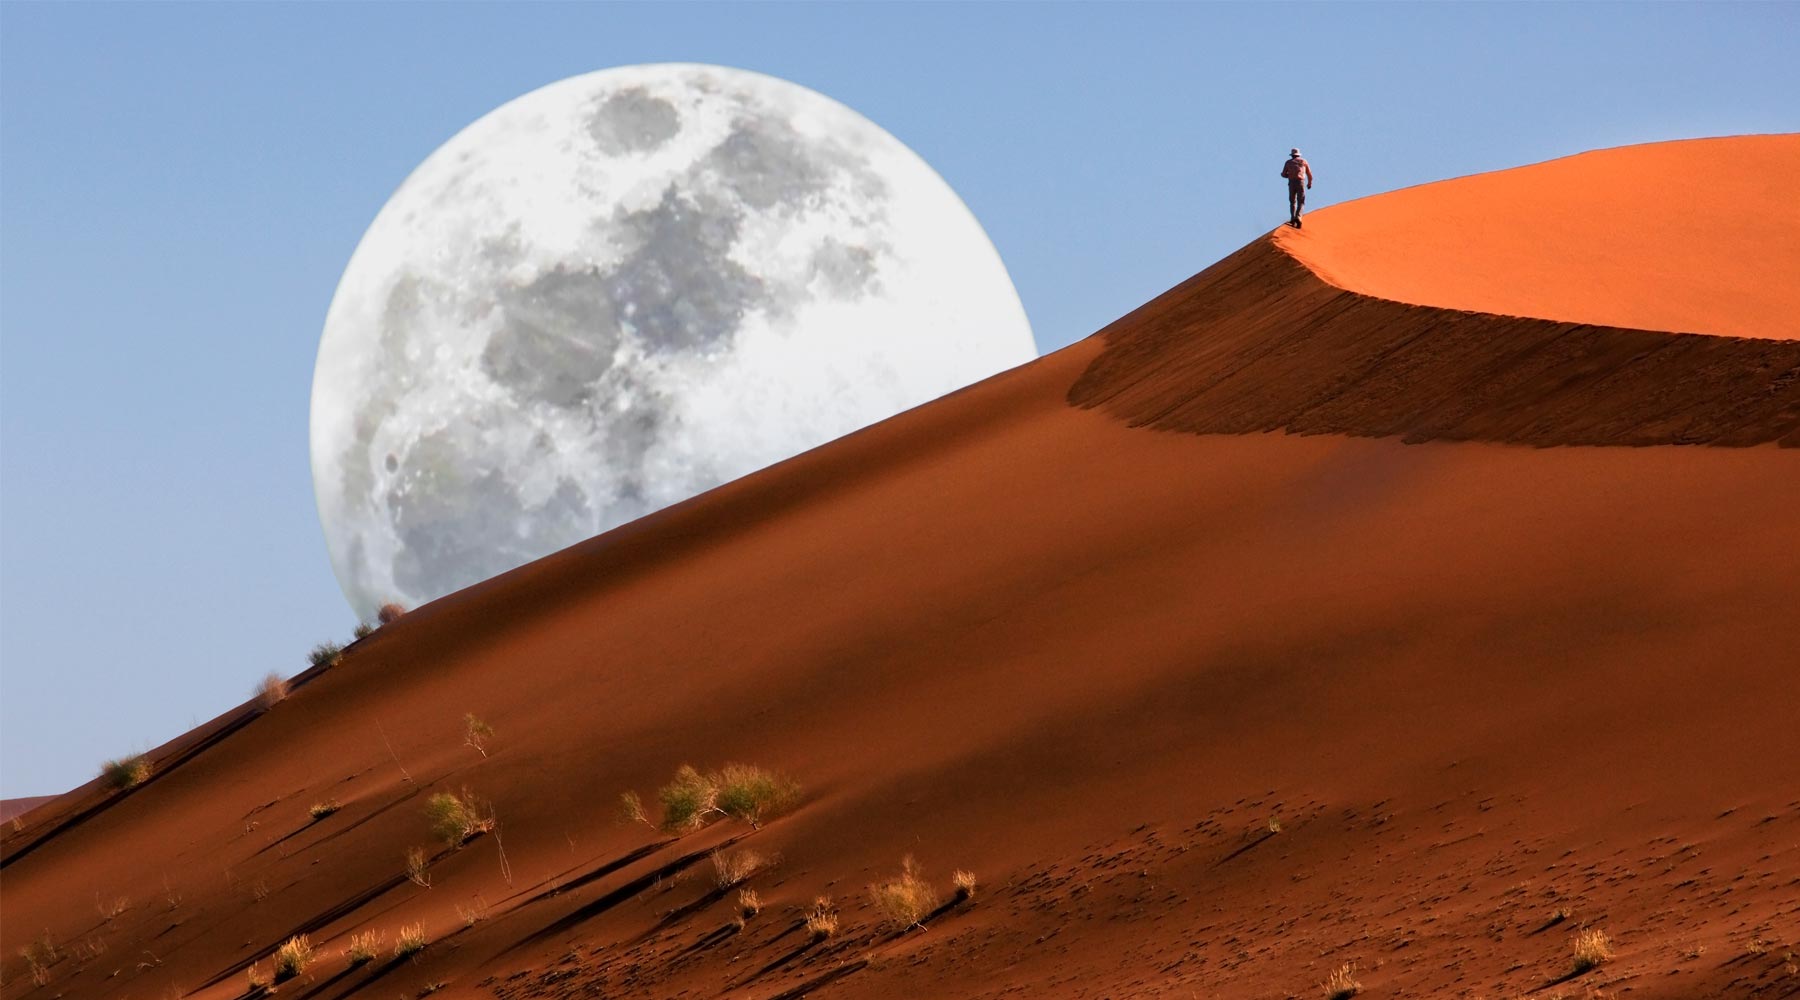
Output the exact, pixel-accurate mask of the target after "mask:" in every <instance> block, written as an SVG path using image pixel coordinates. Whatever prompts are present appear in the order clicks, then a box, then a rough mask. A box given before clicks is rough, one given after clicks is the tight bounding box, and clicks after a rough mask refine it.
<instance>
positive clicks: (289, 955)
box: [275, 934, 313, 983]
mask: <svg viewBox="0 0 1800 1000" xmlns="http://www.w3.org/2000/svg"><path fill="white" fill-rule="evenodd" d="M312 961H313V946H312V942H311V941H309V940H307V938H306V935H304V934H297V935H295V936H294V937H291V938H288V939H287V940H286V941H285V942H283V943H282V945H281V947H279V948H277V949H275V981H276V982H278V983H279V982H285V981H286V980H289V979H292V978H294V977H295V976H298V975H299V974H300V973H302V972H305V971H306V967H307V966H309V965H311V964H312Z"/></svg>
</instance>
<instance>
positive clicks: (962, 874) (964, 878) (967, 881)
mask: <svg viewBox="0 0 1800 1000" xmlns="http://www.w3.org/2000/svg"><path fill="white" fill-rule="evenodd" d="M950 883H951V884H952V885H954V886H956V898H957V899H958V900H959V901H960V900H964V899H974V898H975V873H974V872H966V871H961V870H958V871H957V873H956V874H955V875H952V876H950Z"/></svg>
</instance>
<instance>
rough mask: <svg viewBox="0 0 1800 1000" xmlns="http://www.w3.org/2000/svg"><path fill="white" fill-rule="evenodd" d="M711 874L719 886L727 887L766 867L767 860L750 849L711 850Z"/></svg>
mask: <svg viewBox="0 0 1800 1000" xmlns="http://www.w3.org/2000/svg"><path fill="white" fill-rule="evenodd" d="M712 863H713V875H714V879H715V881H716V882H717V884H718V886H719V888H721V889H729V888H731V887H732V886H734V885H738V884H739V883H741V882H744V881H745V880H747V879H749V878H750V876H752V875H755V874H756V873H757V872H759V871H762V870H763V869H764V868H766V867H768V865H769V860H768V859H767V858H765V857H763V856H762V855H760V854H758V853H756V852H755V851H752V850H748V849H746V850H742V851H732V852H730V853H729V854H728V853H726V852H724V851H714V852H712Z"/></svg>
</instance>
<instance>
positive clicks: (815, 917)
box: [806, 896, 838, 941]
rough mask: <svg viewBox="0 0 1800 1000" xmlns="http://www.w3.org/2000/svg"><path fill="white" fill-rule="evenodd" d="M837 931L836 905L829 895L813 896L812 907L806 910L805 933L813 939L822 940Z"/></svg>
mask: <svg viewBox="0 0 1800 1000" xmlns="http://www.w3.org/2000/svg"><path fill="white" fill-rule="evenodd" d="M837 932H838V915H837V907H835V906H833V905H831V897H830V896H816V897H814V898H813V905H812V909H810V910H808V911H806V933H807V935H808V936H809V937H811V938H812V939H813V940H814V941H823V940H825V939H826V938H829V937H831V936H833V935H835V934H836V933H837Z"/></svg>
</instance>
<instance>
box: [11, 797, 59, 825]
mask: <svg viewBox="0 0 1800 1000" xmlns="http://www.w3.org/2000/svg"><path fill="white" fill-rule="evenodd" d="M54 798H56V796H54V795H28V796H25V797H24V798H18V799H0V823H10V822H12V818H13V817H14V816H24V815H25V814H26V813H28V812H30V811H31V810H33V809H36V808H37V807H38V806H41V805H43V804H44V803H46V802H49V801H50V800H52V799H54Z"/></svg>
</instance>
